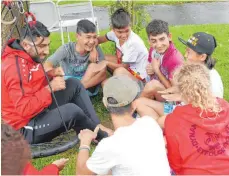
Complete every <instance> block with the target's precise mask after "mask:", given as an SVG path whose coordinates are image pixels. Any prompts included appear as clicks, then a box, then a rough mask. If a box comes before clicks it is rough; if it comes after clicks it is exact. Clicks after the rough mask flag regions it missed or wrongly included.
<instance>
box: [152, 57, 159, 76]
mask: <svg viewBox="0 0 229 176" xmlns="http://www.w3.org/2000/svg"><path fill="white" fill-rule="evenodd" d="M151 65H152V69H153V71H154V73H158V71H159V70H160V65H161V60H160V58H153V59H152V62H151Z"/></svg>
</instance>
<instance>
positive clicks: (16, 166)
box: [1, 124, 31, 175]
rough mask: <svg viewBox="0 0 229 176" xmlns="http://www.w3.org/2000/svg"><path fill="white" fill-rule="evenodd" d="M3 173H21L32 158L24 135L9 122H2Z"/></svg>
mask: <svg viewBox="0 0 229 176" xmlns="http://www.w3.org/2000/svg"><path fill="white" fill-rule="evenodd" d="M1 142H2V145H1V156H2V159H1V173H2V175H21V174H22V172H23V169H24V167H25V165H26V164H27V162H28V161H29V160H30V159H31V152H30V149H29V145H28V144H27V142H26V141H25V140H24V138H23V136H22V135H21V134H20V133H19V132H18V131H15V130H14V129H12V127H10V126H9V125H7V124H1Z"/></svg>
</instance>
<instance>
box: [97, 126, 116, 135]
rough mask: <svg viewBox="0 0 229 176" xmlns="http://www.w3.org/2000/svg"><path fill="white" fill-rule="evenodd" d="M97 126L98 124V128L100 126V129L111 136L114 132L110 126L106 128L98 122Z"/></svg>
mask: <svg viewBox="0 0 229 176" xmlns="http://www.w3.org/2000/svg"><path fill="white" fill-rule="evenodd" d="M98 126H99V128H100V129H101V130H102V131H105V132H107V134H108V136H112V135H113V134H114V131H113V130H111V129H110V128H107V127H105V126H103V125H102V124H99V125H98Z"/></svg>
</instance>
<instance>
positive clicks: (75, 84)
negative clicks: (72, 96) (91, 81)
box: [66, 78, 84, 90]
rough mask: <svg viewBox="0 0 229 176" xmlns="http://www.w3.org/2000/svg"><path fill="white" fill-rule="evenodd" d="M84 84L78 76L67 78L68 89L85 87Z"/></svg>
mask: <svg viewBox="0 0 229 176" xmlns="http://www.w3.org/2000/svg"><path fill="white" fill-rule="evenodd" d="M83 87H84V86H83V84H82V83H81V82H80V80H78V79H77V78H69V79H67V80H66V89H67V90H69V89H71V90H77V89H81V88H83Z"/></svg>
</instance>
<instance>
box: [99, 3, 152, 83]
mask: <svg viewBox="0 0 229 176" xmlns="http://www.w3.org/2000/svg"><path fill="white" fill-rule="evenodd" d="M111 24H112V31H110V32H108V33H107V34H106V35H105V36H100V37H98V43H99V44H100V43H104V42H107V41H113V42H115V45H116V55H115V56H114V55H106V56H105V60H106V65H107V67H108V69H109V70H111V71H112V72H113V71H114V75H117V74H126V75H128V76H130V77H132V78H133V79H135V80H141V81H143V80H144V79H145V78H146V76H147V73H146V66H147V59H148V50H147V48H146V47H145V44H144V42H143V40H142V39H141V38H140V37H139V36H138V35H137V34H135V33H134V32H133V31H132V30H131V26H130V15H129V13H128V12H127V11H125V10H124V9H122V8H121V9H118V10H116V11H115V12H114V14H113V15H112V17H111Z"/></svg>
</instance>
